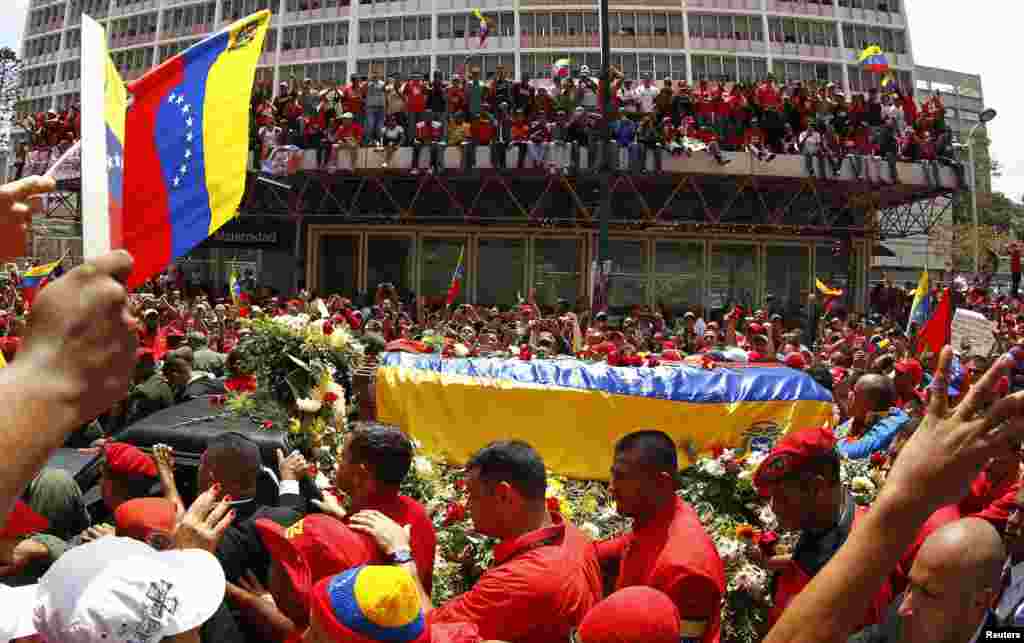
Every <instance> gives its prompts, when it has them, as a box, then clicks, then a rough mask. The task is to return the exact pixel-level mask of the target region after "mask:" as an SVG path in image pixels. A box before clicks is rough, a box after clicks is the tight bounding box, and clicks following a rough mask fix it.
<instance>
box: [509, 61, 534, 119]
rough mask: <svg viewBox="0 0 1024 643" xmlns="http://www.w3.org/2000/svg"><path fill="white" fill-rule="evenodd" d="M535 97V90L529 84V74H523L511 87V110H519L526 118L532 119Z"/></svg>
mask: <svg viewBox="0 0 1024 643" xmlns="http://www.w3.org/2000/svg"><path fill="white" fill-rule="evenodd" d="M536 95H537V90H536V88H534V86H533V85H531V84H530V74H527V73H526V72H523V75H522V78H521V79H520V81H519V82H518V83H515V84H514V85H512V108H513V109H521V110H523V111H524V112H525V113H526V117H527V118H532V117H533V114H534V111H535V110H534V104H533V102H534V97H535V96H536Z"/></svg>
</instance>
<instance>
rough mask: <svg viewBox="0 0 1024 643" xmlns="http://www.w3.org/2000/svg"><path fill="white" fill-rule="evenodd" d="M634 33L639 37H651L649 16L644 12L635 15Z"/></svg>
mask: <svg viewBox="0 0 1024 643" xmlns="http://www.w3.org/2000/svg"><path fill="white" fill-rule="evenodd" d="M636 33H637V35H639V36H650V35H651V14H649V13H646V12H644V13H638V14H637V15H636Z"/></svg>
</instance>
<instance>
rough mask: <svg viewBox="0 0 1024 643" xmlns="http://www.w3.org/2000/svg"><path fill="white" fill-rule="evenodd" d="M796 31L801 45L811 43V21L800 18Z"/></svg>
mask: <svg viewBox="0 0 1024 643" xmlns="http://www.w3.org/2000/svg"><path fill="white" fill-rule="evenodd" d="M797 27H798V29H797V33H798V34H799V36H798V38H799V41H800V44H801V45H809V44H811V23H809V22H806V21H803V20H801V21H800V22H799V23H797Z"/></svg>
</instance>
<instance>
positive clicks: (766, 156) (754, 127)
mask: <svg viewBox="0 0 1024 643" xmlns="http://www.w3.org/2000/svg"><path fill="white" fill-rule="evenodd" d="M743 143H744V145H745V146H746V148H747V151H748V152H750V155H751V156H752V157H754V158H755V159H757V160H758V161H760V162H762V163H771V162H772V161H774V160H775V154H773V153H772V151H771V150H769V149H767V148H766V147H765V140H764V130H762V129H761V128H760V121H758V120H757V119H756V118H755V119H754V120H752V121H750V127H749V128H747V130H746V135H745V137H744V141H743Z"/></svg>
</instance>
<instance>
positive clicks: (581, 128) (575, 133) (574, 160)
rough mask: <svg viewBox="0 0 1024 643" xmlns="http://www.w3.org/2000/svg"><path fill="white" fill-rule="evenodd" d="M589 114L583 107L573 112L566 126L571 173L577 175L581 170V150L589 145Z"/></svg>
mask: <svg viewBox="0 0 1024 643" xmlns="http://www.w3.org/2000/svg"><path fill="white" fill-rule="evenodd" d="M587 122H588V118H587V113H586V111H584V109H583V107H582V106H580V107H577V108H576V109H574V110H573V112H572V116H570V117H569V120H568V122H567V123H566V125H565V141H566V143H567V144H568V145H569V171H570V172H571V173H572V174H576V173H577V172H579V170H580V148H582V147H586V145H587Z"/></svg>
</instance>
